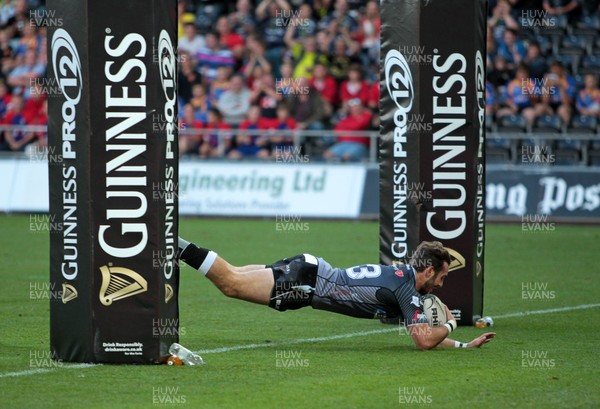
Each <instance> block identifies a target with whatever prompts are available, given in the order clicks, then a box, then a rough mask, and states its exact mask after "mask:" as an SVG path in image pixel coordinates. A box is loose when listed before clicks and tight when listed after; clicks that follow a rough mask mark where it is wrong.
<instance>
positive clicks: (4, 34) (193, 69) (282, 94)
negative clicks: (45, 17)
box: [0, 0, 600, 160]
mask: <svg viewBox="0 0 600 409" xmlns="http://www.w3.org/2000/svg"><path fill="white" fill-rule="evenodd" d="M288 1H289V2H288ZM44 3H45V2H44V1H42V0H4V1H1V2H0V4H1V6H0V53H1V58H2V60H1V64H0V69H1V71H0V124H3V125H23V124H28V125H45V124H46V123H47V102H46V99H47V95H46V94H47V92H46V91H47V88H49V87H51V85H52V84H51V83H50V82H48V81H47V80H45V72H46V65H47V58H46V27H44V25H43V24H37V23H38V21H37V20H36V19H35V18H32V17H31V11H32V10H44V7H45V6H44ZM178 7H179V42H178V46H177V47H178V53H179V76H178V90H179V101H178V102H179V121H180V124H179V129H180V131H181V135H180V138H179V149H180V154H181V155H191V156H199V157H202V158H209V157H229V158H232V159H243V158H265V159H266V158H276V157H278V156H279V155H282V154H285V152H292V150H290V149H286V148H287V147H290V146H291V145H292V144H293V143H294V139H293V136H292V134H293V132H291V131H293V130H307V131H328V130H334V131H336V133H335V137H332V136H329V137H320V138H306V139H304V140H302V141H301V142H302V144H303V145H306V146H310V147H312V148H314V149H316V150H317V151H319V149H320V152H322V156H323V157H324V158H325V159H328V160H361V159H363V158H365V157H366V156H367V154H368V149H369V138H366V137H359V136H356V134H355V133H351V132H350V133H348V132H349V131H368V130H377V129H378V128H379V83H378V80H379V49H380V40H379V34H380V24H381V23H380V13H379V1H378V0H312V1H308V2H300V1H297V0H258V1H256V2H253V1H252V0H237V1H229V2H228V1H224V2H216V1H206V0H203V1H199V0H196V1H192V0H180V1H179V3H178ZM37 15H40V14H39V13H38V14H37ZM577 27H582V30H583V33H584V34H585V33H586V31H585V30H586V29H587V30H588V31H587V34H588V37H585V36H584V37H582V38H583V42H582V49H581V52H580V53H576V52H575V53H573V52H571V53H567V54H565V55H567V57H564V58H563V55H562V54H561V53H560V52H561V51H562V48H561V47H562V46H563V44H562V42H561V41H562V39H563V38H566V37H567V36H569V35H571V34H576V33H575V32H574V31H573V29H574V28H577ZM557 30H562V33H560V35H558V36H557ZM590 30H591V31H590ZM594 30H595V31H594ZM599 33H600V11H599V9H598V0H591V1H588V0H585V1H584V0H491V1H490V3H489V16H488V29H487V53H488V54H487V72H488V80H487V84H486V100H487V114H488V118H490V119H491V120H493V121H494V122H495V123H500V121H502V118H505V117H515V116H522V117H523V118H524V120H525V123H526V125H527V127H528V128H529V129H531V128H532V127H535V126H536V121H537V120H538V118H540V117H545V116H548V115H553V116H557V117H558V118H559V119H560V122H561V124H562V125H563V126H564V127H565V129H566V127H568V126H569V125H570V124H571V122H572V121H573V118H574V117H576V116H577V117H579V116H585V117H593V118H596V120H598V119H600V90H599V88H598V74H599V73H600V43H599V42H598V37H599V35H598V34H599ZM590 34H591V35H590ZM594 34H595V35H594ZM586 39H589V41H590V42H589V44H588V43H585V41H587V40H586ZM575 40H577V38H576V39H575ZM574 43H577V41H574ZM588 57H589V58H588ZM594 58H596V59H594ZM575 59H576V62H575ZM588 62H589V64H588ZM595 63H597V65H595ZM595 70H596V71H595ZM224 130H225V131H227V132H225V133H222V131H224ZM338 131H339V132H338ZM345 133H346V134H345ZM220 134H221V136H220ZM324 134H325V133H324ZM222 135H225V136H222ZM328 135H331V132H329V133H328ZM46 143H47V142H46V133H45V132H42V131H35V132H22V131H11V130H5V131H3V132H2V133H1V136H0V150H12V151H23V150H25V149H26V148H27V146H28V145H29V146H44V145H45V144H46Z"/></svg>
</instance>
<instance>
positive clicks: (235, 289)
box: [219, 274, 240, 298]
mask: <svg viewBox="0 0 600 409" xmlns="http://www.w3.org/2000/svg"><path fill="white" fill-rule="evenodd" d="M219 290H221V292H222V293H223V295H225V296H227V297H229V298H239V295H240V291H239V286H238V280H237V276H236V274H230V275H229V276H228V277H227V279H225V280H223V281H222V282H221V283H219Z"/></svg>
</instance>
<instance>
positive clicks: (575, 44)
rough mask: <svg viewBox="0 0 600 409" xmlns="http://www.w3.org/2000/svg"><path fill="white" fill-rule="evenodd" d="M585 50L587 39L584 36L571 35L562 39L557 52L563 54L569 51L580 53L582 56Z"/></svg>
mask: <svg viewBox="0 0 600 409" xmlns="http://www.w3.org/2000/svg"><path fill="white" fill-rule="evenodd" d="M587 49H588V39H587V38H586V37H585V36H582V35H574V34H571V35H568V36H565V37H564V38H563V40H562V42H561V45H560V50H559V52H560V53H561V54H563V53H568V52H571V51H576V52H579V51H580V52H581V53H582V54H583V53H584V52H585V51H586V50H587Z"/></svg>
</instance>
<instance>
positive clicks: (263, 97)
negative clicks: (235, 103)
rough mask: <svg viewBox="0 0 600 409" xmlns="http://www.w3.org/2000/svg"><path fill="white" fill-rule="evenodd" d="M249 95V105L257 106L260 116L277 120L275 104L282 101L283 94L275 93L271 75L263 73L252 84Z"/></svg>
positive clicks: (275, 89)
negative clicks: (259, 109)
mask: <svg viewBox="0 0 600 409" xmlns="http://www.w3.org/2000/svg"><path fill="white" fill-rule="evenodd" d="M252 85H253V88H252V90H251V93H250V105H258V106H260V108H261V110H262V111H261V116H263V117H265V118H271V119H275V118H277V104H278V103H279V102H281V101H283V99H284V96H283V94H280V93H277V88H276V85H275V80H274V79H273V75H271V74H270V73H265V74H264V75H263V76H262V77H261V78H256V79H255V80H254V82H253V84H252Z"/></svg>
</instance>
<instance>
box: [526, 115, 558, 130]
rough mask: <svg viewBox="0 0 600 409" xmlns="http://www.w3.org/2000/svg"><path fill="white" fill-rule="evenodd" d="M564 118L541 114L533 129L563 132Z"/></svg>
mask: <svg viewBox="0 0 600 409" xmlns="http://www.w3.org/2000/svg"><path fill="white" fill-rule="evenodd" d="M562 128H563V124H562V120H561V119H560V117H559V116H558V115H544V116H540V117H539V118H537V119H536V121H535V126H534V127H533V129H532V130H531V131H532V132H533V133H552V134H560V133H562Z"/></svg>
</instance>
